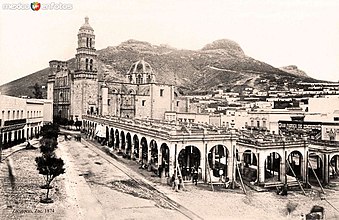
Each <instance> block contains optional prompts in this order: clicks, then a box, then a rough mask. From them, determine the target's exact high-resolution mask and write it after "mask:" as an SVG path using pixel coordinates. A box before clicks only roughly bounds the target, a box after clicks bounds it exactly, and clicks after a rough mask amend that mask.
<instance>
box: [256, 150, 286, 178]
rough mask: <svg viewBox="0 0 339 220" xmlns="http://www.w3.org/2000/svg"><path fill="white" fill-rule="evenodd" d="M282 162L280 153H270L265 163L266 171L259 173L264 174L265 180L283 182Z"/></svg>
mask: <svg viewBox="0 0 339 220" xmlns="http://www.w3.org/2000/svg"><path fill="white" fill-rule="evenodd" d="M281 160H282V157H281V155H280V154H279V153H278V152H275V151H273V152H270V153H269V154H268V155H267V156H266V159H265V161H264V170H260V171H259V172H264V180H262V181H266V180H271V181H281V174H282V173H284V172H282V170H281V166H280V165H281Z"/></svg>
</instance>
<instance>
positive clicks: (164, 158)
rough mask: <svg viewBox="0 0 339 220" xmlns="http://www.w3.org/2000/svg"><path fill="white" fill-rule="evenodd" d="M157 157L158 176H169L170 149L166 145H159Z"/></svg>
mask: <svg viewBox="0 0 339 220" xmlns="http://www.w3.org/2000/svg"><path fill="white" fill-rule="evenodd" d="M159 155H160V156H159V166H160V175H161V176H165V177H167V176H168V175H169V159H170V149H169V147H168V145H167V144H166V143H163V144H161V146H160V154H159Z"/></svg>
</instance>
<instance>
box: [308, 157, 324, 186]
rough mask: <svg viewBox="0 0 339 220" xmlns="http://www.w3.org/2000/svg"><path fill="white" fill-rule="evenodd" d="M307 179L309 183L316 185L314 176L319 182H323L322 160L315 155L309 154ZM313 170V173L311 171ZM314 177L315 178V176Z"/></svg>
mask: <svg viewBox="0 0 339 220" xmlns="http://www.w3.org/2000/svg"><path fill="white" fill-rule="evenodd" d="M308 162H309V163H308V164H307V167H308V177H309V182H310V183H312V184H318V182H317V179H316V176H317V177H318V178H319V180H323V175H322V169H323V159H322V158H321V156H320V155H319V154H317V153H313V152H312V153H310V154H309V155H308ZM312 169H313V171H314V172H313V171H312ZM315 175H316V176H315Z"/></svg>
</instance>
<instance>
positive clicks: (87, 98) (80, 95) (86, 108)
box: [72, 17, 98, 120]
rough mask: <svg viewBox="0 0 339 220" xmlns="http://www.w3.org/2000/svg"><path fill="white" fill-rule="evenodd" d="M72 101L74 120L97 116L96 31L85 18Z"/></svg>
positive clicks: (76, 59)
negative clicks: (86, 115)
mask: <svg viewBox="0 0 339 220" xmlns="http://www.w3.org/2000/svg"><path fill="white" fill-rule="evenodd" d="M73 77H74V78H73V80H74V88H73V96H72V97H73V100H72V106H73V107H72V115H73V119H74V120H76V119H78V120H81V119H82V115H83V114H97V113H98V112H97V109H98V75H97V54H96V49H95V35H94V30H93V28H92V27H91V26H90V24H89V18H88V17H85V23H84V24H83V25H82V26H81V27H80V29H79V32H78V48H77V49H76V55H75V70H74V74H73Z"/></svg>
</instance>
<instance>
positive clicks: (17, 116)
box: [16, 110, 20, 119]
mask: <svg viewBox="0 0 339 220" xmlns="http://www.w3.org/2000/svg"><path fill="white" fill-rule="evenodd" d="M19 114H20V111H19V110H18V111H16V118H17V119H19V118H20V115H19Z"/></svg>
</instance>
